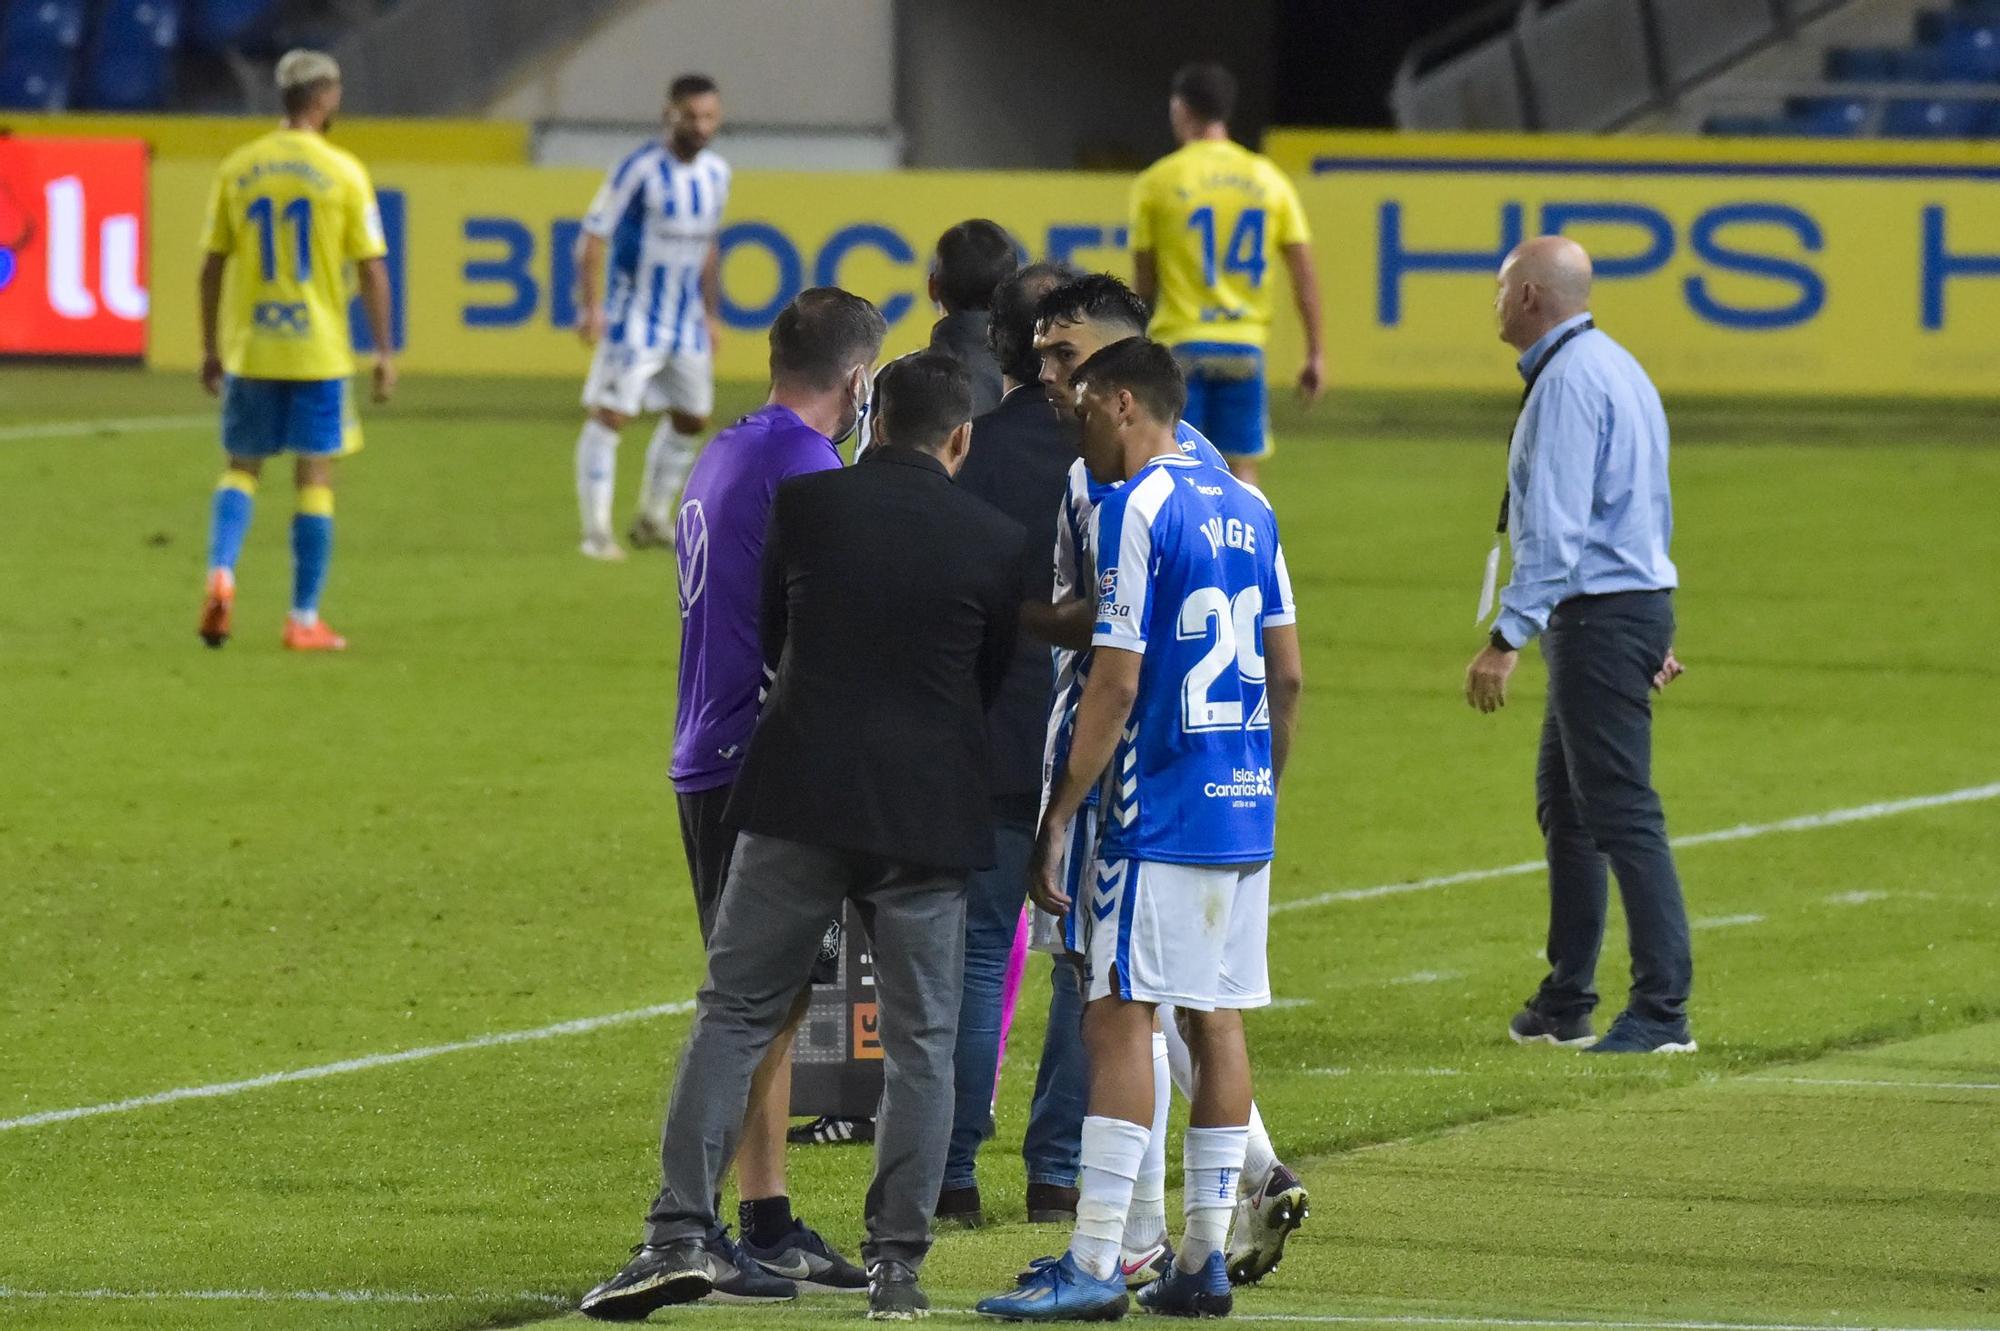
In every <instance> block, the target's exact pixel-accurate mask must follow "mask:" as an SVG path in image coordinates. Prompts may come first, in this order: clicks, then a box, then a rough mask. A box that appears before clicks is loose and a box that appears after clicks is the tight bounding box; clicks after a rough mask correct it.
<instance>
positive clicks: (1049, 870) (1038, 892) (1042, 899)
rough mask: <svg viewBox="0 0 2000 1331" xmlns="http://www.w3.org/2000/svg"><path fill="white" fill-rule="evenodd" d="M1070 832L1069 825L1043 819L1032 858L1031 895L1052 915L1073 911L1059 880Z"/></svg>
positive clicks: (1030, 873)
mask: <svg viewBox="0 0 2000 1331" xmlns="http://www.w3.org/2000/svg"><path fill="white" fill-rule="evenodd" d="M1068 833H1069V827H1068V826H1067V824H1057V823H1055V822H1054V821H1053V820H1051V819H1049V818H1043V819H1042V827H1041V831H1039V832H1038V833H1036V834H1035V853H1034V854H1033V855H1032V856H1030V857H1029V859H1028V895H1029V897H1031V898H1032V899H1033V900H1034V903H1035V904H1036V905H1037V906H1039V907H1041V908H1042V909H1043V910H1045V911H1047V912H1048V913H1049V914H1051V915H1067V914H1069V907H1070V900H1069V898H1068V897H1067V896H1065V895H1063V890H1062V885H1061V884H1060V883H1058V882H1057V881H1056V869H1057V867H1058V866H1059V865H1060V864H1061V863H1062V843H1063V839H1064V838H1065V837H1066V836H1067V835H1068Z"/></svg>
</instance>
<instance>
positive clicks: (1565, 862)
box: [1534, 591, 1694, 1026]
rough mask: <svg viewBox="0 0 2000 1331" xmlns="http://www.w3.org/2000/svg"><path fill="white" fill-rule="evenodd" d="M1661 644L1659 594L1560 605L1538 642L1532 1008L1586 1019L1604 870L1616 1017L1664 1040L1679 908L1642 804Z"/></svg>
mask: <svg viewBox="0 0 2000 1331" xmlns="http://www.w3.org/2000/svg"><path fill="white" fill-rule="evenodd" d="M1673 641H1674V605H1673V593H1672V592H1665V591H1660V592H1621V593H1615V594H1612V595H1608V596H1579V597H1576V598H1573V599H1571V600H1568V601H1565V602H1563V603H1562V604H1561V605H1559V606H1557V607H1556V610H1555V613H1554V615H1553V616H1551V617H1550V620H1549V626H1548V629H1547V631H1545V632H1544V633H1543V634H1542V657H1543V659H1544V660H1546V661H1547V662H1548V668H1549V697H1548V711H1547V714H1546V715H1545V716H1544V718H1543V721H1542V746H1541V757H1540V761H1539V763H1538V764H1537V767H1536V772H1535V803H1536V813H1537V817H1538V820H1539V821H1540V823H1541V827H1542V837H1543V839H1544V841H1545V842H1546V843H1547V847H1548V858H1549V941H1548V958H1549V974H1548V978H1546V979H1545V980H1543V981H1542V987H1541V991H1540V992H1539V993H1538V994H1537V995H1536V996H1535V999H1534V1006H1535V1007H1536V1008H1537V1009H1539V1010H1540V1011H1542V1012H1543V1013H1545V1014H1546V1015H1548V1016H1551V1017H1557V1018H1560V1017H1566V1016H1570V1015H1573V1014H1577V1013H1589V1012H1590V1011H1591V1010H1592V1009H1594V1008H1595V1007H1596V1006H1597V954H1598V950H1599V949H1600V948H1601V947H1602V946H1603V943H1604V922H1605V914H1606V911H1607V909H1608V903H1607V898H1608V893H1609V885H1608V883H1607V880H1606V868H1607V865H1608V867H1609V869H1610V871H1611V872H1612V873H1615V874H1616V875H1617V877H1618V895H1619V899H1620V900H1621V901H1622V902H1623V904H1624V907H1625V925H1626V930H1627V932H1628V934H1629V936H1630V940H1631V951H1632V993H1631V998H1630V1001H1629V1002H1628V1004H1627V1007H1628V1009H1629V1010H1630V1011H1631V1012H1632V1014H1633V1015H1634V1016H1636V1017H1639V1018H1641V1019H1643V1020H1646V1021H1649V1022H1660V1023H1664V1024H1667V1025H1671V1026H1679V1025H1680V1024H1681V1023H1682V1022H1684V1021H1685V1020H1686V1019H1687V1001H1688V990H1689V988H1690V987H1691V986H1692V985H1693V982H1694V960H1693V957H1692V954H1691V952H1690V948H1689V943H1688V922H1687V907H1686V905H1685V904H1684V903H1683V902H1682V900H1681V880H1680V875H1679V874H1678V873H1677V872H1676V871H1675V869H1674V857H1673V852H1672V851H1671V850H1670V849H1669V848H1668V846H1667V824H1666V817H1665V815H1664V814H1663V813H1662V811H1661V808H1660V797H1659V795H1658V794H1657V793H1656V792H1655V791H1654V790H1653V701H1652V693H1651V686H1652V680H1653V676H1654V675H1655V674H1657V673H1658V672H1659V669H1660V664H1661V662H1663V661H1664V660H1665V659H1666V655H1667V651H1668V649H1669V648H1671V647H1672V646H1673Z"/></svg>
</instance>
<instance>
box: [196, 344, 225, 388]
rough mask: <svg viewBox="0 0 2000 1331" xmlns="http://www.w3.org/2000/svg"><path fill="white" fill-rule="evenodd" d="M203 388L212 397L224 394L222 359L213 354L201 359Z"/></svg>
mask: <svg viewBox="0 0 2000 1331" xmlns="http://www.w3.org/2000/svg"><path fill="white" fill-rule="evenodd" d="M201 386H202V388H203V389H204V390H205V391H206V392H207V393H208V395H209V396H210V397H220V396H221V394H222V357H220V356H217V355H215V354H214V353H213V352H211V353H210V354H208V355H206V356H203V357H202V358H201Z"/></svg>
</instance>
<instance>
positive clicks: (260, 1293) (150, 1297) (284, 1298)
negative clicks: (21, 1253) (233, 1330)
mask: <svg viewBox="0 0 2000 1331" xmlns="http://www.w3.org/2000/svg"><path fill="white" fill-rule="evenodd" d="M0 1299H92V1300H97V1299H115V1300H120V1301H124V1302H131V1303H153V1302H166V1301H175V1302H187V1303H545V1304H549V1305H551V1306H554V1307H561V1308H566V1307H568V1306H569V1304H570V1300H569V1299H566V1298H563V1297H562V1296H561V1295H559V1294H532V1293H524V1294H424V1293H416V1292H405V1291H402V1290H393V1289H10V1288H8V1287H7V1286H5V1285H0Z"/></svg>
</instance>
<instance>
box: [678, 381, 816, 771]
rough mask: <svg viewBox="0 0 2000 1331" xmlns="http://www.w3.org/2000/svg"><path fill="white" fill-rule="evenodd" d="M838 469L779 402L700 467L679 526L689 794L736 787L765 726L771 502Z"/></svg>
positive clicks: (754, 415)
mask: <svg viewBox="0 0 2000 1331" xmlns="http://www.w3.org/2000/svg"><path fill="white" fill-rule="evenodd" d="M838 466H840V454H839V453H838V452H836V451H835V450H834V447H833V444H832V442H831V441H830V440H828V439H827V437H826V436H825V435H823V434H821V433H820V432H819V431H817V430H815V429H813V428H812V427H811V426H810V425H807V424H806V423H805V422H804V421H802V420H800V419H799V417H798V413H796V412H794V411H793V410H792V409H791V408H789V407H781V406H778V405H776V404H775V403H773V404H770V405H767V406H764V407H760V408H758V409H757V410H756V411H753V412H751V413H750V414H749V415H748V416H745V417H744V418H743V419H742V420H740V421H738V422H736V424H734V425H732V426H730V427H729V428H728V429H726V430H723V431H722V432H721V433H719V434H717V435H716V436H715V438H714V439H712V440H710V441H709V444H708V447H706V448H704V449H703V450H702V451H701V456H700V457H699V458H698V459H696V461H695V464H694V471H693V472H692V473H690V474H689V476H688V480H687V488H686V490H685V491H684V492H683V493H682V496H681V509H680V516H679V518H678V519H677V520H676V521H675V523H674V559H675V562H676V564H677V565H678V566H679V569H680V598H681V670H680V706H679V709H678V711H677V712H676V713H675V716H674V761H673V769H672V775H673V781H674V789H675V790H677V791H679V792H681V793H682V794H693V793H694V792H696V791H702V790H714V789H715V788H716V787H718V786H726V785H728V784H730V783H731V782H732V781H734V780H735V779H736V773H737V771H738V770H739V769H740V768H741V767H742V766H743V755H744V752H745V750H747V749H748V748H749V747H750V731H751V729H752V728H753V727H754V726H755V725H756V724H757V693H758V690H759V689H760V688H761V687H762V685H763V681H764V656H763V651H762V649H761V647H760V645H759V642H758V608H759V607H758V597H759V595H760V593H761V590H762V582H761V572H762V566H763V559H764V529H765V527H766V525H767V524H768V522H769V521H770V516H771V499H772V496H773V495H775V494H776V493H777V491H778V486H779V485H780V484H781V483H782V482H783V481H784V480H786V479H787V478H788V477H792V476H803V475H805V474H806V473H807V472H814V471H829V470H831V469H833V468H835V467H838Z"/></svg>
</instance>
